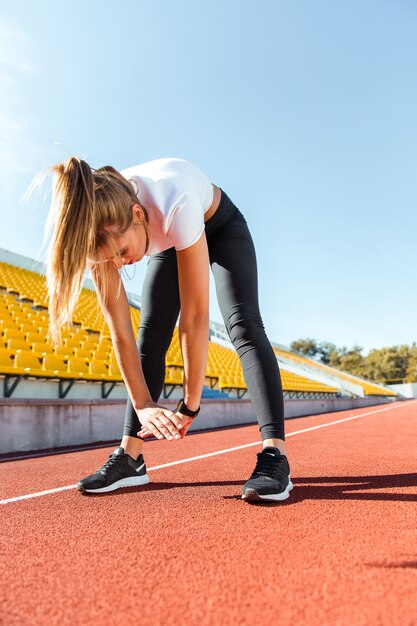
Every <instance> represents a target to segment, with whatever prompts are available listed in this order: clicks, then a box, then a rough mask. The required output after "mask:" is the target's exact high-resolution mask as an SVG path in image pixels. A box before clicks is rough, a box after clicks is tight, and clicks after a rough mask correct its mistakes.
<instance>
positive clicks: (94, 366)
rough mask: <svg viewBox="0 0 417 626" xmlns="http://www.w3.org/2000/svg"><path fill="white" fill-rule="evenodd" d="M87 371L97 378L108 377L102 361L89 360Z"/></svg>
mask: <svg viewBox="0 0 417 626" xmlns="http://www.w3.org/2000/svg"><path fill="white" fill-rule="evenodd" d="M89 373H90V374H91V375H92V376H95V377H97V378H102V379H106V378H109V370H108V368H107V365H106V363H105V362H104V361H91V363H90V366H89Z"/></svg>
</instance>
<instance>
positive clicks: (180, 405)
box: [177, 398, 201, 417]
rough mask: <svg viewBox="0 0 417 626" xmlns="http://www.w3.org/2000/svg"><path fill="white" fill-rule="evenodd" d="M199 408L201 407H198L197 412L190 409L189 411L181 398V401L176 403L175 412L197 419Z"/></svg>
mask: <svg viewBox="0 0 417 626" xmlns="http://www.w3.org/2000/svg"><path fill="white" fill-rule="evenodd" d="M200 408H201V407H200V406H199V407H198V409H197V411H191V409H189V408H188V406H187V405H186V404H185V402H184V398H181V400H180V401H179V402H178V406H177V411H178V413H182V414H183V415H186V416H187V417H197V415H198V414H199V413H200Z"/></svg>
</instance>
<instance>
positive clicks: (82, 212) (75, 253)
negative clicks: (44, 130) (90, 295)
mask: <svg viewBox="0 0 417 626" xmlns="http://www.w3.org/2000/svg"><path fill="white" fill-rule="evenodd" d="M52 171H53V172H54V173H55V180H54V184H53V193H52V203H51V210H50V212H49V216H48V221H47V226H46V228H47V232H49V234H50V235H51V242H50V245H49V248H48V256H47V270H46V282H47V287H48V292H49V335H50V337H51V339H52V340H53V341H54V342H55V343H58V344H60V343H61V333H60V329H61V326H62V325H64V324H65V323H70V321H71V315H72V311H73V310H74V307H75V305H76V303H77V300H78V297H79V294H80V291H81V288H82V284H83V279H84V272H85V269H86V261H87V258H88V256H89V255H90V254H91V250H92V249H93V247H94V239H95V224H94V221H95V218H94V215H95V192H94V180H93V173H92V171H91V168H90V166H89V165H88V164H87V163H86V162H85V161H83V160H81V159H79V158H77V157H70V158H69V159H68V160H67V161H66V162H65V163H60V164H59V165H55V166H54V167H53V168H52Z"/></svg>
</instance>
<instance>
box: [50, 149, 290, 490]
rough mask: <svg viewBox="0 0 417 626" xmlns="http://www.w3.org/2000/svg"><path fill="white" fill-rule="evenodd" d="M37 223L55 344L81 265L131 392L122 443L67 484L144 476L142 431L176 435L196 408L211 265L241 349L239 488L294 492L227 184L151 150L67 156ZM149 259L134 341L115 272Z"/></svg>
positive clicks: (246, 249) (136, 481)
mask: <svg viewBox="0 0 417 626" xmlns="http://www.w3.org/2000/svg"><path fill="white" fill-rule="evenodd" d="M52 170H53V171H54V173H55V177H54V185H53V199H52V204H51V210H50V213H49V216H48V224H47V227H48V228H47V229H48V231H49V233H50V235H51V240H50V244H49V250H48V260H47V284H48V291H49V316H50V333H51V336H52V338H53V339H54V340H55V341H56V342H59V341H60V328H61V326H62V325H63V324H64V323H66V322H68V321H70V320H71V314H72V311H73V309H74V306H75V304H76V302H77V299H78V296H79V293H80V290H81V287H82V283H83V277H84V272H85V269H86V267H88V268H89V269H90V271H91V274H92V277H93V281H94V285H95V287H96V291H97V295H98V299H99V302H100V306H101V308H102V310H103V313H104V316H105V318H106V321H107V323H108V325H109V328H110V333H111V337H112V342H113V347H114V350H115V354H116V357H117V361H118V364H119V367H120V370H121V372H122V376H123V379H124V382H125V384H126V387H127V391H128V394H129V400H128V404H127V409H126V419H125V426H124V432H123V438H122V441H121V444H120V447H118V448H116V450H115V451H114V452H113V453H112V454H111V455H110V457H109V459H108V461H107V462H106V463H104V465H103V466H102V467H101V468H100V469H98V470H97V471H96V472H95V473H94V474H92V475H91V476H88V477H87V478H83V479H82V480H81V481H80V482H79V483H78V485H77V488H78V489H79V490H80V491H81V492H88V493H103V492H107V491H113V490H115V489H118V488H120V487H127V486H134V485H144V484H146V483H148V482H149V477H148V475H147V473H146V465H145V462H144V458H143V455H142V448H143V445H144V439H145V438H146V437H149V436H151V435H154V436H155V437H157V438H158V439H163V438H166V439H169V440H174V439H182V438H183V437H184V436H185V434H186V432H187V430H188V428H189V427H190V424H191V422H192V420H193V418H194V417H196V416H197V414H198V411H199V409H200V398H201V393H202V390H203V385H204V379H205V373H206V367H207V355H208V336H209V328H208V324H209V265H210V266H211V270H212V272H213V275H214V279H215V284H216V292H217V297H218V301H219V306H220V309H221V312H222V315H223V319H224V323H225V325H226V328H227V332H228V334H229V337H230V340H231V342H232V344H233V346H234V347H235V349H236V350H237V353H238V355H239V358H240V361H241V364H242V368H243V373H244V378H245V382H246V384H247V387H248V391H249V394H250V399H251V401H252V404H253V406H254V410H255V414H256V416H257V420H258V423H259V430H260V433H261V438H262V444H263V450H262V452H259V453H258V454H257V463H256V467H255V469H254V471H253V473H252V475H251V476H250V478H249V480H248V481H247V482H246V483H245V484H244V485H243V488H242V498H243V499H245V500H285V499H286V498H288V496H289V491H290V489H292V483H291V479H290V467H289V464H288V460H287V456H286V449H285V434H284V401H283V393H282V386H281V378H280V372H279V368H278V363H277V360H276V357H275V355H274V352H273V350H272V347H271V344H270V343H269V341H268V338H267V336H266V334H265V330H264V326H263V323H262V319H261V316H260V312H259V306H258V286H257V266H256V256H255V249H254V246H253V242H252V238H251V235H250V232H249V230H248V226H247V223H246V220H245V218H244V217H243V215H242V213H241V212H240V211H239V209H238V208H237V207H236V206H235V205H234V204H233V203H232V201H231V200H230V198H229V197H228V196H227V195H226V193H225V192H224V191H223V190H222V189H220V188H219V187H217V186H216V185H213V184H212V183H211V182H210V180H209V179H208V178H207V176H206V175H205V174H204V173H203V172H202V171H201V170H200V169H198V168H197V167H196V166H195V165H193V164H192V163H190V162H188V161H184V160H182V159H175V158H166V159H157V160H154V161H149V162H147V163H142V164H140V165H136V166H134V167H130V168H128V169H125V170H123V171H121V172H118V171H116V170H115V169H114V168H113V167H110V166H105V167H101V168H99V169H97V170H95V169H92V168H91V167H90V166H89V165H88V164H87V163H86V162H85V161H83V160H81V159H79V158H76V157H71V158H69V159H68V160H67V161H66V162H65V163H61V164H59V165H56V166H54V167H53V168H52ZM144 256H147V257H149V258H148V263H147V272H146V276H145V280H144V284H143V290H142V300H141V322H140V328H139V333H138V339H137V345H136V343H135V338H134V333H133V329H132V325H131V317H130V310H129V304H128V300H127V297H126V292H125V289H124V286H123V283H122V281H121V278H120V274H119V270H120V269H121V267H122V266H123V265H131V264H132V263H137V262H138V261H141V260H142V259H143V257H144ZM180 311H181V314H180V320H179V337H180V344H181V351H182V356H183V361H184V388H183V399H182V401H180V402H179V404H178V407H177V410H176V411H175V412H172V411H169V410H168V409H166V408H165V407H163V406H162V405H161V404H159V397H160V395H161V392H162V389H163V385H164V378H165V355H166V353H167V350H168V347H169V345H170V343H171V339H172V335H173V332H174V328H175V324H176V321H177V318H178V315H179V313H180Z"/></svg>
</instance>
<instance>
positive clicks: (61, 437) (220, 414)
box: [0, 398, 390, 454]
mask: <svg viewBox="0 0 417 626" xmlns="http://www.w3.org/2000/svg"><path fill="white" fill-rule="evenodd" d="M386 402H390V400H387V399H383V398H380V399H375V398H334V399H329V400H286V402H285V415H286V418H291V417H296V416H302V415H312V414H317V413H327V412H333V411H344V410H347V409H354V408H359V407H365V406H373V405H376V404H384V403H386ZM162 404H163V405H164V406H166V407H167V408H169V409H171V410H173V409H174V407H175V405H176V403H175V401H172V400H165V401H164V402H163V403H162ZM125 406H126V402H124V401H120V400H40V399H29V400H23V399H13V398H11V399H1V400H0V454H7V453H12V452H23V451H29V450H43V449H49V448H58V447H64V446H72V445H79V444H88V443H98V442H103V441H114V440H116V439H119V438H120V437H121V433H122V430H123V422H124V414H125ZM252 423H256V417H255V414H254V411H253V406H252V403H251V401H250V400H209V399H207V400H203V403H202V407H201V412H200V415H199V416H198V418H197V420H196V422H195V423H194V424H193V425H192V426H191V428H190V431H192V430H202V429H204V430H205V429H212V428H218V427H222V426H223V427H224V426H233V425H238V424H252Z"/></svg>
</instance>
